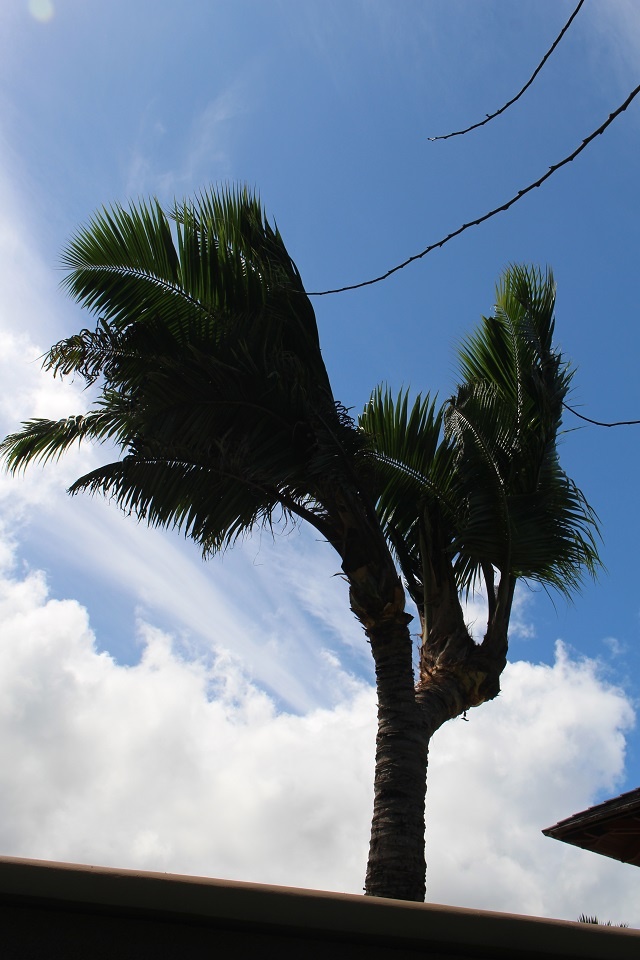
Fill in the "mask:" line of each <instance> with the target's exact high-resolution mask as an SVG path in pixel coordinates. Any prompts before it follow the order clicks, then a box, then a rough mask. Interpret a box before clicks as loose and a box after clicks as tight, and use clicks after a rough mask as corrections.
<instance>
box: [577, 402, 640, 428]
mask: <svg viewBox="0 0 640 960" xmlns="http://www.w3.org/2000/svg"><path fill="white" fill-rule="evenodd" d="M562 406H563V407H564V408H565V410H568V411H569V413H572V414H573V415H574V417H580V419H581V420H586V421H587V423H592V424H593V425H594V426H596V427H633V426H636V425H637V424H640V420H614V421H613V422H612V423H604V422H603V421H602V420H592V419H591V417H585V416H584V415H583V414H581V413H578V411H577V410H574V409H573V407H570V406H569V404H568V403H563V404H562Z"/></svg>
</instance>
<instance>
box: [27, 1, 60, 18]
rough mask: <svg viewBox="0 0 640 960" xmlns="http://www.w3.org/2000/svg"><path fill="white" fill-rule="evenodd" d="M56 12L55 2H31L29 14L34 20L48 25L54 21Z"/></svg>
mask: <svg viewBox="0 0 640 960" xmlns="http://www.w3.org/2000/svg"><path fill="white" fill-rule="evenodd" d="M54 12H55V11H54V9H53V0H29V13H30V14H31V16H32V17H33V18H34V20H39V21H40V22H41V23H47V21H49V20H52V19H53V14H54Z"/></svg>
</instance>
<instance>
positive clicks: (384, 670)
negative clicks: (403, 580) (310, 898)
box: [365, 624, 429, 901]
mask: <svg viewBox="0 0 640 960" xmlns="http://www.w3.org/2000/svg"><path fill="white" fill-rule="evenodd" d="M368 632H369V636H370V640H371V647H372V652H373V656H374V660H375V667H376V685H377V692H378V735H377V741H376V769H375V780H374V802H373V819H372V823H371V843H370V847H369V862H368V865H367V877H366V883H365V893H366V894H367V895H369V896H377V897H394V898H397V899H399V900H418V901H424V898H425V874H426V862H425V853H424V830H425V792H426V777H427V751H428V743H429V738H428V735H427V730H426V728H425V725H424V723H423V722H422V715H421V711H420V708H419V706H418V704H417V702H416V697H415V686H414V683H415V681H414V676H413V667H412V663H411V644H410V642H409V644H407V633H408V629H407V626H406V624H405V625H402V624H398V625H397V626H396V629H392V625H386V629H384V630H375V629H373V630H369V631H368Z"/></svg>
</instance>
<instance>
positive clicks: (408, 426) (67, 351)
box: [0, 190, 596, 900]
mask: <svg viewBox="0 0 640 960" xmlns="http://www.w3.org/2000/svg"><path fill="white" fill-rule="evenodd" d="M63 262H64V265H65V266H66V267H67V269H68V271H69V272H68V275H67V278H66V281H65V282H66V285H67V287H68V290H69V292H70V293H71V295H72V296H73V297H74V298H75V299H76V300H77V302H79V303H80V304H81V305H82V306H84V307H86V308H87V309H88V310H89V311H90V312H91V313H93V314H94V315H96V316H97V317H98V322H97V326H96V327H95V329H84V330H81V331H80V332H79V333H78V334H76V335H74V336H71V337H69V338H67V339H65V340H63V341H61V342H60V343H58V344H56V345H54V346H53V347H52V348H51V350H50V351H49V353H48V354H47V355H46V358H45V363H44V365H45V367H46V368H47V369H49V370H50V371H52V372H53V374H54V375H60V376H66V375H72V374H75V375H80V376H81V377H83V378H84V379H85V381H86V382H87V384H98V385H99V388H100V392H99V395H98V399H97V401H96V402H95V404H94V406H93V408H92V409H91V410H89V412H88V413H86V414H84V415H80V416H71V417H68V418H67V419H64V420H58V421H51V420H32V421H29V422H28V423H25V424H23V428H22V430H21V431H20V432H18V433H15V434H12V435H11V436H9V437H7V438H6V440H5V441H4V443H3V444H2V445H1V447H0V451H1V452H2V454H3V455H4V457H5V462H6V464H7V467H8V469H9V470H11V471H13V472H16V471H20V470H21V469H23V468H24V467H26V466H27V464H29V463H31V462H32V461H37V460H40V461H47V460H49V459H51V458H57V457H59V456H61V455H62V454H63V453H64V452H65V451H66V450H67V449H69V447H70V446H72V445H73V444H74V443H76V442H83V441H98V442H109V443H111V444H115V446H116V447H117V448H118V450H119V454H120V455H119V457H118V459H116V460H115V461H114V462H111V463H107V464H105V465H104V466H101V467H99V468H97V469H96V470H93V471H91V472H90V473H88V474H86V475H85V476H82V477H80V478H79V479H78V480H76V481H75V483H74V484H73V485H72V486H71V488H70V492H71V493H72V494H76V493H79V492H81V491H88V492H89V493H100V494H103V495H106V496H109V497H110V498H112V499H114V500H115V501H116V503H117V504H118V505H119V506H120V507H121V508H122V509H124V510H125V511H127V512H130V513H132V514H134V515H135V516H137V517H138V518H139V519H143V520H145V521H146V522H148V523H149V524H150V525H159V526H167V527H176V528H178V529H180V530H182V531H183V532H184V533H185V534H186V535H187V536H188V537H190V538H192V539H193V540H194V541H195V542H197V543H198V544H199V545H200V546H201V548H202V551H203V554H204V555H205V556H210V555H212V554H215V553H217V552H219V551H221V550H223V549H225V548H226V547H228V546H230V545H232V544H233V543H234V541H235V540H237V539H238V537H241V536H242V535H243V534H244V533H245V532H247V531H248V530H250V529H253V528H254V527H256V526H258V527H259V526H262V527H267V528H269V529H273V528H274V524H277V523H278V522H279V521H280V520H284V521H287V520H289V521H291V520H293V521H298V520H304V521H306V522H308V523H310V524H311V525H312V526H313V527H314V528H315V529H316V530H317V531H318V532H319V533H320V534H321V535H322V536H323V537H324V538H325V539H326V540H327V541H328V542H329V543H330V544H331V545H332V546H333V547H334V549H335V550H336V551H337V553H338V555H339V557H340V561H341V567H342V570H343V572H344V575H345V578H346V580H347V581H348V584H349V597H350V604H351V608H352V610H353V612H354V613H355V615H356V617H357V618H358V619H359V620H360V622H361V623H362V625H363V628H364V630H365V633H366V636H367V639H368V641H369V643H370V646H371V651H372V654H373V658H374V662H375V670H376V683H377V692H378V721H379V729H378V739H377V749H376V777H375V799H374V814H373V824H372V839H371V848H370V857H369V866H368V871H367V882H366V892H367V893H368V894H371V895H378V896H385V897H397V898H400V899H408V900H423V899H424V894H425V860H424V801H425V786H426V767H427V752H428V746H429V740H430V737H431V735H432V733H433V732H434V730H435V729H437V728H438V727H439V726H440V725H441V724H442V723H443V722H445V720H447V719H449V718H450V717H454V716H457V715H459V714H460V713H462V712H463V711H464V710H467V709H469V708H470V707H471V706H476V705H477V704H479V703H481V702H483V701H484V700H486V699H490V698H491V697H494V696H495V695H496V694H497V692H498V690H499V675H500V672H501V670H502V668H503V666H504V663H505V658H506V643H507V640H506V631H507V624H508V619H509V611H510V607H511V601H512V598H513V588H514V585H515V581H516V578H517V577H518V576H524V577H528V578H532V579H538V580H541V581H542V582H544V583H551V584H552V585H554V586H558V587H559V588H560V589H563V590H565V591H567V592H568V591H569V590H570V589H572V588H573V586H575V585H576V583H577V582H578V579H579V572H580V570H581V569H582V568H586V569H588V570H591V569H593V566H594V564H595V562H596V552H595V546H594V542H593V531H594V529H595V526H594V517H593V515H592V513H591V511H590V509H589V508H588V506H587V505H586V503H585V501H584V500H583V498H582V497H581V495H580V494H579V492H578V491H577V489H576V488H575V487H574V486H573V485H572V484H571V482H570V481H568V480H567V478H566V477H565V476H564V474H563V473H562V472H561V470H560V468H559V466H558V463H557V456H556V452H555V439H556V434H557V431H558V427H559V424H560V414H561V410H562V398H563V397H564V395H565V393H566V389H567V388H568V383H569V379H570V376H569V373H568V371H567V369H566V367H565V366H564V365H563V364H562V362H561V360H560V358H559V356H558V355H557V354H555V353H553V351H552V347H551V334H552V331H553V321H552V309H553V287H552V281H551V279H550V278H542V277H540V276H538V275H536V274H533V273H527V272H526V271H518V270H513V271H511V272H510V273H508V274H507V275H506V277H505V280H504V284H503V290H502V294H501V296H502V301H504V303H503V306H499V308H498V310H497V312H496V317H495V318H492V319H491V320H485V321H484V326H483V327H482V329H481V331H480V333H479V334H477V335H476V337H475V338H473V339H472V340H470V341H469V342H468V344H467V345H466V347H465V349H464V350H463V354H462V366H461V371H462V375H463V380H464V383H463V385H462V386H461V387H460V388H459V390H458V394H457V396H456V397H455V398H454V399H453V400H451V401H449V403H448V404H446V405H445V407H444V409H443V410H436V406H435V404H434V403H433V402H432V401H431V400H430V399H429V398H425V399H422V398H418V400H416V402H415V403H414V405H413V406H412V407H411V408H409V404H408V398H407V397H406V395H403V396H401V398H400V399H399V400H398V401H397V402H396V403H394V402H393V401H392V400H391V399H390V397H389V396H388V395H387V394H386V393H384V392H382V391H378V392H377V393H376V394H374V396H373V398H372V400H371V402H370V404H369V406H368V407H367V409H366V411H365V413H364V415H363V417H362V419H361V421H360V424H359V425H358V426H357V425H356V424H355V423H354V422H353V420H352V419H351V418H350V416H349V415H348V413H347V411H346V410H345V408H344V407H343V406H342V405H341V404H340V403H338V402H337V401H336V400H335V398H334V396H333V393H332V390H331V385H330V383H329V379H328V376H327V372H326V369H325V365H324V362H323V360H322V355H321V352H320V346H319V339H318V331H317V327H316V321H315V316H314V312H313V309H312V307H311V303H310V301H309V299H308V298H307V296H306V294H305V291H304V288H303V285H302V281H301V278H300V276H299V273H298V271H297V269H296V267H295V265H294V264H293V262H292V260H291V258H290V257H289V255H288V253H287V251H286V248H285V246H284V243H283V241H282V238H281V236H280V234H279V232H278V231H277V229H275V228H274V227H272V226H271V225H270V224H269V223H268V221H267V219H266V217H265V215H264V213H263V210H262V208H261V205H260V203H259V201H258V200H257V198H256V197H255V196H253V195H251V194H250V193H249V192H248V191H246V190H243V191H239V192H232V191H223V192H219V193H217V194H216V193H214V192H208V193H203V194H202V195H200V196H199V197H197V198H196V199H195V200H194V201H192V202H188V203H183V204H175V205H174V206H173V207H172V208H171V209H170V210H169V211H168V212H165V211H164V210H163V209H162V208H161V206H160V205H159V203H157V202H156V201H154V202H149V203H139V204H136V205H132V206H131V207H130V208H129V209H125V208H123V207H121V206H116V207H113V208H111V209H109V210H106V209H105V210H103V211H102V212H100V213H98V214H97V215H96V216H95V217H94V218H93V220H91V221H90V222H89V224H88V225H87V226H86V227H85V228H83V229H82V230H80V232H79V233H78V234H77V236H76V237H75V239H73V240H72V242H71V243H70V244H69V246H68V249H67V251H66V253H65V255H64V261H63ZM502 301H501V300H500V299H499V304H500V303H502ZM500 311H502V312H500ZM398 568H399V569H400V570H401V572H402V574H403V576H404V578H405V582H406V584H407V587H408V591H409V594H410V595H411V597H412V598H413V599H414V601H415V602H416V604H417V606H418V610H419V612H420V618H421V621H422V627H423V640H422V650H421V658H420V669H419V678H418V682H417V684H416V682H415V677H414V670H413V664H412V639H411V635H410V633H409V626H408V625H409V622H410V620H411V617H410V616H409V615H408V614H407V612H406V610H405V592H404V589H403V586H402V582H401V579H400V576H399V573H398ZM496 577H498V578H499V579H498V580H497V582H496ZM479 581H484V583H485V584H486V586H487V589H488V591H489V594H490V599H489V628H488V630H487V637H486V638H485V641H484V642H483V643H482V644H480V645H476V644H474V642H473V640H472V639H471V638H470V637H469V634H468V632H467V629H466V627H465V625H464V620H463V616H462V607H461V603H460V600H459V596H460V591H463V592H464V591H465V590H469V589H472V588H473V587H474V585H476V583H478V582H479Z"/></svg>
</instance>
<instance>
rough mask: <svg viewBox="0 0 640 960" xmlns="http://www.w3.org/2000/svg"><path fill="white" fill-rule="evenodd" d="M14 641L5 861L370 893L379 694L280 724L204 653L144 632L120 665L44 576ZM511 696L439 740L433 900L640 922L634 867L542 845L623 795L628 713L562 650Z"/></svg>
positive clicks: (353, 696)
mask: <svg viewBox="0 0 640 960" xmlns="http://www.w3.org/2000/svg"><path fill="white" fill-rule="evenodd" d="M0 624H1V628H0V629H1V633H2V643H1V644H0V726H1V728H2V729H1V735H0V849H1V850H2V851H3V853H5V854H13V855H22V856H32V857H44V858H51V859H62V860H71V861H79V862H92V863H102V864H110V865H117V866H121V867H136V868H146V869H157V870H169V871H177V872H187V873H194V874H204V875H211V876H219V877H228V878H234V879H245V880H253V881H259V882H275V883H284V884H294V885H300V886H309V887H318V888H327V889H337V890H347V891H352V892H358V891H359V890H360V889H361V882H362V876H363V871H364V863H365V859H366V852H367V844H368V821H369V818H370V807H371V792H372V777H373V755H374V737H375V696H374V692H373V690H372V689H371V688H370V687H368V686H367V685H365V684H363V683H358V682H357V681H353V682H352V686H351V689H350V690H349V691H348V692H345V693H343V697H342V700H341V702H340V703H337V704H335V705H334V706H332V707H330V708H314V709H310V710H309V711H307V712H306V713H305V714H303V715H293V714H288V713H282V712H278V710H277V709H276V707H275V705H274V702H273V701H272V700H271V699H270V698H269V697H268V696H267V695H266V694H265V693H264V692H263V691H261V690H260V689H259V688H258V687H257V686H256V685H254V684H252V683H250V682H249V681H248V680H247V678H246V675H245V674H244V673H243V671H242V669H241V665H240V664H239V662H238V660H237V659H236V658H233V657H231V656H230V655H227V654H225V653H224V652H222V651H219V652H218V653H217V654H215V655H212V654H209V655H208V656H205V654H204V653H203V652H201V655H200V656H199V657H197V656H194V655H193V653H192V652H189V651H188V650H187V649H185V648H184V647H181V646H180V644H179V643H177V641H176V640H175V639H174V640H172V639H171V638H170V637H169V636H168V635H167V634H166V633H163V632H162V631H160V630H158V629H156V628H154V627H152V626H150V625H148V624H144V623H140V624H139V627H138V630H139V639H140V641H141V643H142V645H143V652H142V656H141V659H140V662H139V663H138V664H136V665H135V666H121V665H118V664H117V663H116V662H115V661H114V660H113V659H112V658H110V657H109V656H108V655H107V654H106V653H98V652H97V650H96V646H95V638H94V636H93V634H92V632H91V629H90V627H89V624H88V617H87V613H86V611H85V610H84V609H83V608H82V607H81V606H80V605H79V604H78V603H76V602H75V601H73V600H66V601H54V600H51V599H48V598H47V590H46V584H45V582H44V579H43V577H42V575H40V574H37V573H31V574H30V575H29V576H28V577H26V578H23V579H20V578H14V579H10V578H9V577H8V576H6V575H5V577H4V578H3V579H2V580H0ZM329 659H330V658H329ZM329 668H330V669H332V670H333V671H334V673H335V675H336V676H337V675H338V674H339V668H336V666H335V665H332V664H329ZM503 686H504V693H503V694H502V695H501V696H500V698H499V699H498V700H497V701H494V702H493V703H491V704H487V705H485V706H483V707H482V709H480V710H477V711H472V713H471V714H470V722H469V723H463V722H461V721H456V722H454V723H451V724H449V725H448V726H447V727H445V728H444V729H443V730H441V731H439V733H438V734H437V735H436V737H435V739H434V743H433V748H432V758H431V763H430V771H429V794H428V824H429V826H428V841H429V842H428V848H427V849H428V860H429V864H430V874H429V885H430V891H429V892H430V898H431V899H432V900H435V901H439V902H448V903H454V904H460V905H467V906H480V907H486V908H491V909H503V910H513V911H516V912H532V913H538V914H542V915H551V916H566V917H569V918H574V917H576V916H577V915H578V913H580V912H581V911H583V910H584V911H586V912H590V911H591V912H596V913H598V915H600V916H607V917H611V918H612V919H614V920H618V919H620V920H627V921H628V922H631V923H634V922H639V921H640V915H639V914H638V910H637V903H638V893H639V892H640V886H639V884H640V877H638V878H636V877H635V875H633V871H632V868H628V867H625V866H623V865H621V864H616V863H614V862H608V861H606V860H604V859H603V858H601V857H597V856H595V855H592V854H587V853H583V852H581V851H579V850H573V849H571V848H568V847H566V846H565V845H563V844H559V843H556V842H554V841H551V840H548V839H546V838H544V837H542V835H541V834H540V830H541V828H542V827H545V826H548V825H550V824H551V823H553V822H555V821H556V820H558V819H561V818H563V817H565V816H567V815H569V814H570V813H571V812H574V811H575V810H578V809H583V808H584V807H585V806H586V805H587V804H589V803H590V802H591V801H592V800H593V798H594V796H595V795H596V793H598V792H600V791H613V790H615V786H616V780H617V778H618V777H619V776H620V775H621V772H622V768H623V762H624V731H625V730H626V729H627V728H628V727H629V725H630V723H631V721H632V712H631V709H630V706H629V703H628V701H627V700H626V699H625V697H624V695H623V694H622V693H621V692H620V691H618V690H615V689H613V688H611V687H609V686H607V685H606V683H604V682H603V681H602V680H601V679H600V677H599V675H598V671H597V667H596V665H595V664H594V663H593V662H591V661H574V660H572V659H570V658H569V657H568V656H567V654H566V652H565V651H564V649H563V647H562V646H561V645H560V646H559V648H558V655H557V660H556V663H555V664H554V666H546V665H533V664H529V663H524V662H518V663H514V664H510V665H509V666H508V668H507V671H506V674H505V679H504V685H503ZM630 872H631V874H632V875H629V874H630ZM636 873H637V871H636Z"/></svg>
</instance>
